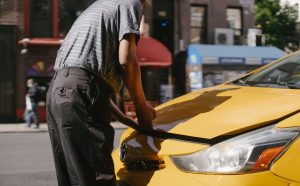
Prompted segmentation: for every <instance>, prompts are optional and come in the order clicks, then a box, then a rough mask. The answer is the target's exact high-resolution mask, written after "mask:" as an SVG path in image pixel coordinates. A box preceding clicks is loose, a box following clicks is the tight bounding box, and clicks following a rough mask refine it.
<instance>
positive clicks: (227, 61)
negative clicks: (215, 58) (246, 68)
mask: <svg viewBox="0 0 300 186" xmlns="http://www.w3.org/2000/svg"><path fill="white" fill-rule="evenodd" d="M219 64H245V58H235V57H220V58H219Z"/></svg>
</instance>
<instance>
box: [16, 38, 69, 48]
mask: <svg viewBox="0 0 300 186" xmlns="http://www.w3.org/2000/svg"><path fill="white" fill-rule="evenodd" d="M62 42H63V39H60V38H23V39H21V40H20V41H19V45H24V44H25V45H48V46H49V45H54V46H55V45H61V43H62Z"/></svg>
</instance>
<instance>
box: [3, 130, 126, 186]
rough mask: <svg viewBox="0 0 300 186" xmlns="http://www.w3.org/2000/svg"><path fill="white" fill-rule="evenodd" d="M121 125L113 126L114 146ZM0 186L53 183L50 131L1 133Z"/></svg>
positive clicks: (54, 181)
mask: <svg viewBox="0 0 300 186" xmlns="http://www.w3.org/2000/svg"><path fill="white" fill-rule="evenodd" d="M123 131H124V129H116V133H115V142H114V146H115V147H116V146H117V145H118V142H119V139H120V135H121V134H122V132H123ZM0 146H1V149H0V159H1V161H0V185H1V186H56V185H57V182H56V176H55V168H54V163H53V157H52V152H51V146H50V140H49V135H48V133H47V132H39V133H0Z"/></svg>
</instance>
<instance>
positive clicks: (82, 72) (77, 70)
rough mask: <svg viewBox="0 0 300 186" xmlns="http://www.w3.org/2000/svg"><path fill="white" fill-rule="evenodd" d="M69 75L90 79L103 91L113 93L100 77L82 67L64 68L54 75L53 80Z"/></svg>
mask: <svg viewBox="0 0 300 186" xmlns="http://www.w3.org/2000/svg"><path fill="white" fill-rule="evenodd" d="M69 75H76V76H83V77H88V78H89V80H90V81H91V82H94V83H97V84H98V85H99V87H101V89H106V90H107V91H108V93H110V94H112V93H113V91H112V88H111V87H110V86H109V85H108V84H107V83H106V82H105V81H104V80H103V79H102V78H101V77H100V76H97V75H95V74H93V73H92V72H89V71H88V70H86V69H84V68H81V67H65V68H62V69H60V70H58V71H57V72H56V73H55V74H54V77H53V78H54V79H55V78H56V77H57V76H60V77H61V76H64V77H67V76H69Z"/></svg>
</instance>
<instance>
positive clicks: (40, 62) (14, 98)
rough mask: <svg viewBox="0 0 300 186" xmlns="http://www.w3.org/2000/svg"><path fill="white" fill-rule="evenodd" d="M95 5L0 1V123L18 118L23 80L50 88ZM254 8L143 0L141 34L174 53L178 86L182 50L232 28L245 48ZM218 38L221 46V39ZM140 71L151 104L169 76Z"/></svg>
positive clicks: (231, 2)
mask: <svg viewBox="0 0 300 186" xmlns="http://www.w3.org/2000/svg"><path fill="white" fill-rule="evenodd" d="M93 1H94V0H85V1H80V0H0V42H1V45H0V49H1V50H0V55H1V58H3V59H5V60H4V62H1V63H0V71H1V78H0V82H1V84H0V118H1V119H0V122H7V121H16V120H17V119H16V118H17V116H18V117H19V118H20V117H21V115H22V112H23V109H24V107H25V103H24V102H25V101H24V95H25V82H26V79H27V78H29V77H31V78H34V79H35V80H36V81H37V82H38V83H39V84H40V86H45V87H47V86H48V83H49V81H50V79H51V76H52V74H53V62H54V59H55V56H56V51H57V49H58V48H59V46H60V43H61V41H62V39H63V38H64V36H65V34H66V33H67V31H68V29H69V28H70V26H71V25H72V23H73V21H74V20H75V19H76V18H77V17H78V16H79V15H80V13H81V12H82V11H83V10H84V9H85V8H86V7H87V6H88V5H89V4H91V3H92V2H93ZM253 7H254V0H147V8H146V12H145V23H144V29H143V30H144V35H145V36H151V37H154V38H156V39H158V40H159V41H160V42H162V43H164V44H165V45H166V46H167V47H168V49H169V50H170V51H171V52H172V54H173V57H174V62H173V68H172V69H173V74H176V76H174V77H173V80H174V81H175V84H176V83H177V85H176V86H178V87H180V86H183V84H184V80H183V79H184V78H185V72H184V71H182V70H184V69H185V68H184V65H185V61H183V59H184V54H183V52H182V51H185V50H186V48H187V46H188V45H189V44H190V43H205V44H214V43H216V39H215V32H216V28H231V29H232V30H233V35H234V37H233V41H232V42H233V44H243V43H244V39H245V36H246V34H247V30H248V28H251V27H253V26H254V18H253V11H254V10H253V9H254V8H253ZM217 39H218V38H217ZM219 39H220V42H224V38H219ZM4 42H5V43H6V44H3V43H4ZM225 42H226V41H225ZM225 44H226V43H225ZM7 45H9V49H10V50H8V51H7V47H6V46H7ZM3 56H4V57H3ZM5 56H6V57H5ZM178 69H180V70H178ZM142 71H143V74H144V75H143V78H144V81H146V82H147V81H148V80H149V79H151V81H150V82H147V84H146V85H145V89H146V95H147V97H148V98H149V100H155V99H157V96H154V95H153V87H156V89H157V87H158V86H159V84H167V83H169V82H170V81H169V79H168V76H167V75H166V74H168V73H169V72H170V71H169V70H168V69H159V70H157V69H151V68H150V69H147V68H145V69H143V70H142ZM157 82H160V83H157ZM157 91H159V90H157ZM181 93H184V90H183V92H181ZM8 98H9V99H8ZM43 104H44V102H41V112H42V115H43V113H44V110H43V109H44V107H43ZM8 107H9V109H8ZM16 113H17V114H16ZM16 115H17V116H16ZM42 120H44V118H42Z"/></svg>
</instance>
